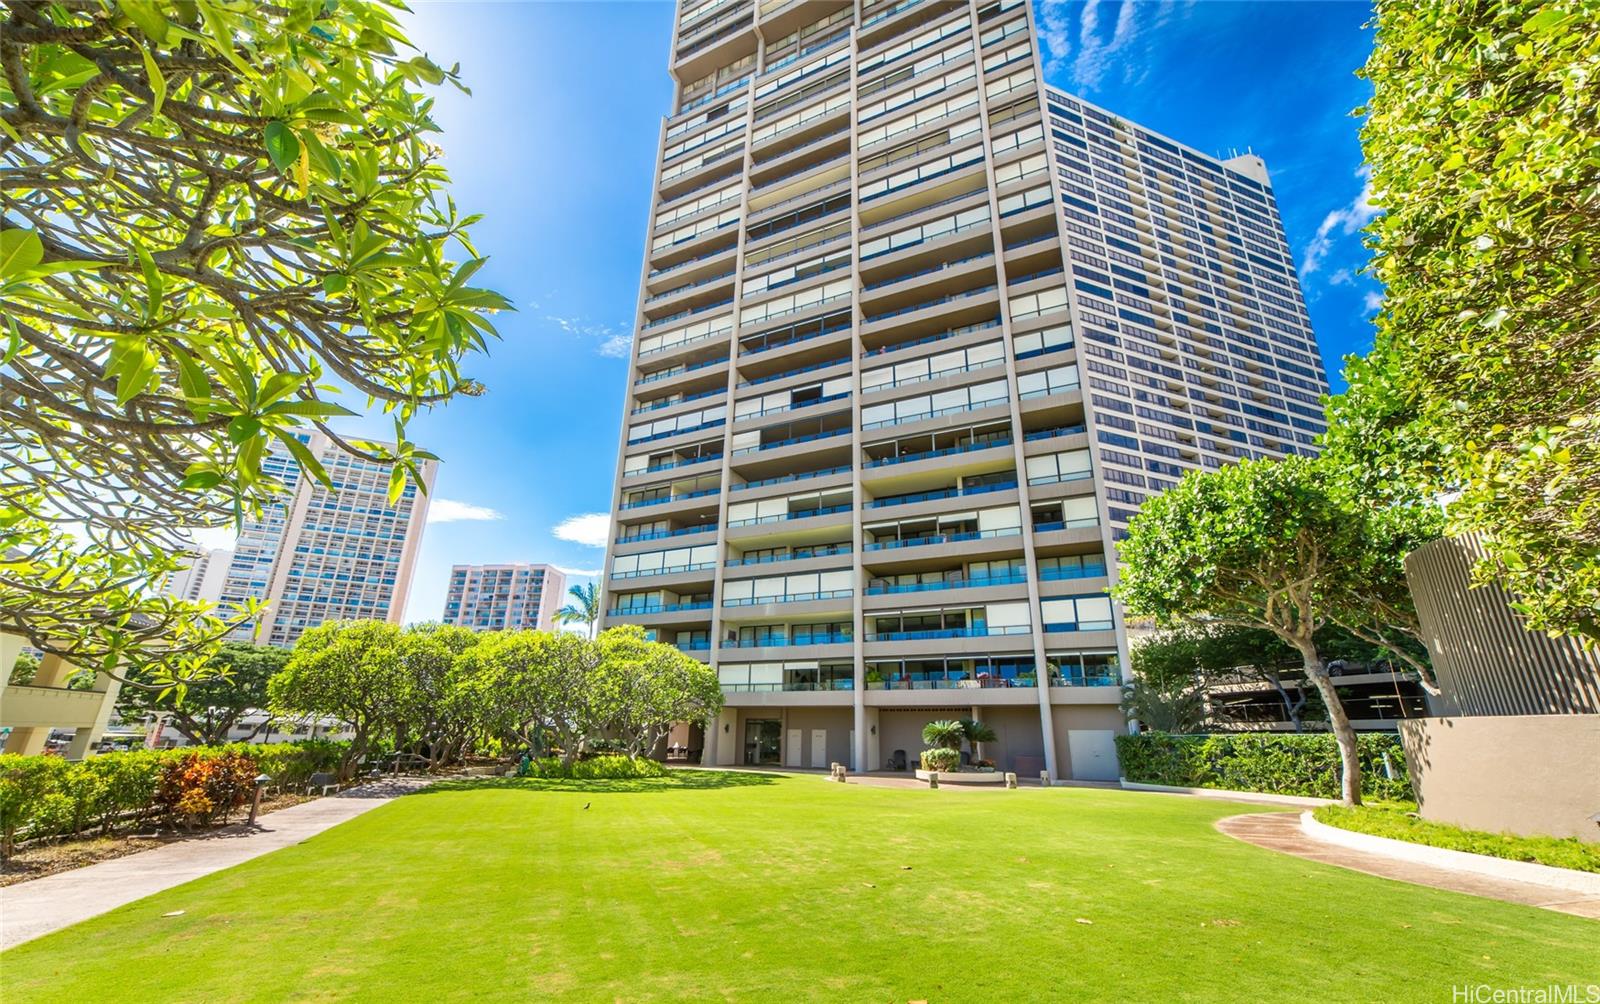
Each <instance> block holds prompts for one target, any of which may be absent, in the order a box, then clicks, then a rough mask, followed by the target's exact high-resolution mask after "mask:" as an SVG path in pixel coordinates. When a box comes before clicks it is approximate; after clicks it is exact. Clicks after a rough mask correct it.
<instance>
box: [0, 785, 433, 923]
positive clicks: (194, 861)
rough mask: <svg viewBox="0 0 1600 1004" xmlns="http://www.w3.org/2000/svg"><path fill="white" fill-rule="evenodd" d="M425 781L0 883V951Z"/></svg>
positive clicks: (315, 830)
mask: <svg viewBox="0 0 1600 1004" xmlns="http://www.w3.org/2000/svg"><path fill="white" fill-rule="evenodd" d="M433 781H434V779H433V778H428V777H399V778H393V779H386V780H383V781H375V782H373V783H371V784H363V785H360V786H359V787H355V788H349V789H347V790H345V791H341V792H339V793H338V794H337V795H330V796H328V797H327V798H318V799H313V800H312V801H310V802H302V803H301V804H299V805H292V806H290V807H289V808H287V809H279V810H278V811H277V812H271V813H268V814H267V815H265V816H262V817H261V822H260V823H259V824H257V825H256V826H246V825H244V824H242V823H240V824H235V825H233V826H227V827H224V828H222V829H220V830H216V831H213V832H211V833H207V834H204V835H201V836H197V837H193V838H191V839H189V840H179V841H175V842H173V843H170V844H167V845H165V846H163V847H157V848H155V849H154V850H149V851H141V852H139V853H138V854H129V855H127V856H125V857H120V858H112V859H111V860H110V861H102V862H100V863H99V864H95V865H89V866H88V867H86V868H75V869H73V870H72V871H65V872H58V873H57V874H55V875H46V876H45V877H44V878H38V879H34V880H33V881H31V882H19V883H17V884H16V885H9V886H6V887H4V888H0V950H4V949H7V948H12V947H14V946H16V945H20V944H22V943H23V942H25V941H32V940H33V939H34V938H38V937H42V936H43V935H46V934H49V933H51V932H52V931H59V930H60V929H62V928H63V927H70V926H71V925H73V924H76V923H78V922H79V921H83V920H88V919H89V918H90V917H97V916H99V915H100V914H102V913H106V912H108V911H110V910H115V909H116V908H117V907H119V906H123V905H124V904H127V903H132V902H133V901H134V900H136V899H143V898H144V897H146V896H151V895H154V894H155V893H158V892H162V891H164V890H166V889H171V888H172V887H173V886H177V885H182V884H183V883H185V882H188V881H190V880H192V879H197V878H200V877H201V876H203V875H210V874H211V873H212V872H217V871H221V870H222V869H224V868H232V867H233V866H234V865H236V864H240V863H241V862H245V861H249V860H250V859H251V858H255V857H260V856H261V855H263V854H266V853H268V852H269V851H275V850H277V849H278V848H280V847H288V846H290V845H292V844H298V843H300V842H302V841H304V840H308V839H310V838H311V837H314V836H316V835H317V834H319V833H321V832H322V831H323V830H327V829H330V828H332V827H334V826H338V825H339V824H340V823H343V822H345V821H346V820H350V819H354V818H355V817H357V816H359V815H361V814H362V813H364V812H367V811H368V810H370V809H375V808H377V807H378V806H380V805H382V804H383V803H385V802H387V801H390V800H391V799H394V798H397V797H399V796H401V795H406V794H409V793H411V792H413V791H416V790H417V789H418V788H423V787H426V786H427V785H429V784H432V783H433Z"/></svg>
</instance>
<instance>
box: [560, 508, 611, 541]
mask: <svg viewBox="0 0 1600 1004" xmlns="http://www.w3.org/2000/svg"><path fill="white" fill-rule="evenodd" d="M550 532H551V533H552V534H554V535H555V537H556V539H557V540H569V541H571V542H572V543H574V544H582V545H583V546H585V547H605V546H606V541H607V540H609V539H610V537H611V514H610V513H604V512H586V513H583V514H582V515H579V516H568V517H567V518H566V519H564V520H562V521H561V522H559V523H557V524H556V525H555V526H553V527H551V528H550Z"/></svg>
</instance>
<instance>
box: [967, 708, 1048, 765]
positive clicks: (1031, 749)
mask: <svg viewBox="0 0 1600 1004" xmlns="http://www.w3.org/2000/svg"><path fill="white" fill-rule="evenodd" d="M973 710H974V711H976V712H977V713H976V714H975V715H973V717H974V718H976V719H978V720H979V721H981V722H983V723H984V724H985V725H987V726H989V727H990V728H992V729H994V732H995V735H996V736H997V737H998V738H999V742H993V743H984V744H983V755H984V757H985V758H986V759H989V760H993V761H994V766H995V769H996V770H1003V771H1004V770H1013V771H1014V770H1016V769H1017V763H1016V760H1017V757H1019V756H1022V757H1032V758H1033V761H1034V762H1035V763H1037V764H1040V765H1041V766H1042V764H1043V762H1044V731H1043V730H1042V729H1041V728H1040V725H1039V709H1038V708H1037V707H1012V708H975V709H973ZM1051 711H1053V712H1054V713H1055V714H1057V715H1060V714H1061V713H1062V711H1063V709H1061V708H1052V709H1051ZM1058 755H1060V756H1064V755H1065V750H1062V751H1059V752H1058ZM1056 768H1057V770H1061V769H1062V768H1061V761H1059V760H1057V761H1056ZM1039 770H1040V767H1039V766H1036V767H1034V768H1033V770H1032V771H1029V772H1027V773H1029V774H1030V775H1032V776H1034V777H1037V776H1038V773H1039ZM1062 776H1066V775H1064V774H1063V775H1062Z"/></svg>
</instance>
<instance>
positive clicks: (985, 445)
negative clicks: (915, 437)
mask: <svg viewBox="0 0 1600 1004" xmlns="http://www.w3.org/2000/svg"><path fill="white" fill-rule="evenodd" d="M1010 445H1011V437H1010V436H996V437H995V438H993V439H985V440H981V441H979V442H974V443H963V444H962V445H960V446H947V447H945V448H944V449H942V450H923V451H922V452H920V453H902V454H900V455H899V456H895V457H884V458H883V459H881V460H869V461H867V462H866V463H864V464H862V465H861V466H862V468H863V469H868V468H873V467H888V466H890V465H891V464H909V463H911V462H912V461H914V460H932V459H933V458H935V457H953V456H955V455H956V454H959V453H971V452H973V451H974V450H992V449H994V448H995V447H997V446H1010Z"/></svg>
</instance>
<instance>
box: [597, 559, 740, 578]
mask: <svg viewBox="0 0 1600 1004" xmlns="http://www.w3.org/2000/svg"><path fill="white" fill-rule="evenodd" d="M716 567H717V563H716V562H715V561H708V562H701V563H700V564H698V565H667V566H664V567H661V568H636V569H634V570H633V571H631V572H612V573H611V577H612V578H613V579H645V578H649V577H651V576H654V575H676V574H678V573H679V572H698V571H702V570H704V569H707V568H716Z"/></svg>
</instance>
